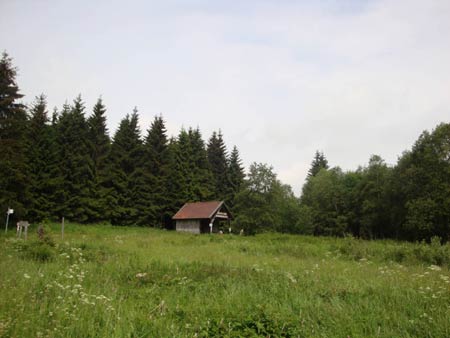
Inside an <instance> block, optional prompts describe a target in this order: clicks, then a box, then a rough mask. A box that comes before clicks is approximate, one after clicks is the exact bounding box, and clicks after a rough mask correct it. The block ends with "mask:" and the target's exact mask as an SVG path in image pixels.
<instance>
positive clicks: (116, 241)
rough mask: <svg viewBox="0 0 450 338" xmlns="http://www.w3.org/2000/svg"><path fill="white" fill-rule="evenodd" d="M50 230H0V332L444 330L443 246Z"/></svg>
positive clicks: (449, 283)
mask: <svg viewBox="0 0 450 338" xmlns="http://www.w3.org/2000/svg"><path fill="white" fill-rule="evenodd" d="M57 231H58V230H57V227H56V226H55V227H53V236H52V237H53V241H54V242H55V243H52V241H51V240H50V239H45V238H44V242H38V241H37V236H36V234H35V233H36V229H32V230H31V233H32V234H31V235H30V236H29V239H28V241H27V242H24V241H22V240H16V239H14V237H12V235H13V234H12V233H10V236H8V237H5V236H4V235H3V234H2V235H1V237H0V250H1V261H0V292H1V296H0V337H213V336H217V337H257V336H262V337H277V336H286V337H450V319H449V318H450V272H449V265H450V247H449V245H446V246H441V245H440V244H439V243H437V242H434V243H433V244H432V245H425V244H409V243H396V242H392V241H378V242H365V241H358V240H355V239H351V238H346V239H332V238H314V237H306V236H290V235H280V234H267V235H259V236H255V237H241V236H236V235H231V236H230V235H222V236H221V235H213V236H210V235H201V236H196V235H189V234H180V233H175V232H168V231H162V230H153V229H144V228H121V227H111V226H100V225H98V226H80V225H68V226H66V233H65V238H64V241H61V239H60V236H59V234H58V232H57ZM45 241H46V242H45Z"/></svg>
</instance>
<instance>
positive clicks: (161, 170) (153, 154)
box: [140, 116, 169, 226]
mask: <svg viewBox="0 0 450 338" xmlns="http://www.w3.org/2000/svg"><path fill="white" fill-rule="evenodd" d="M166 133H167V131H166V127H165V123H164V120H163V118H162V116H155V118H154V120H153V122H152V124H151V126H150V129H149V130H148V132H147V136H146V138H145V144H144V160H145V161H144V163H143V165H144V180H145V185H144V188H145V191H146V195H147V196H148V197H147V201H146V202H147V203H146V204H147V205H146V208H145V210H144V213H143V215H142V217H141V220H140V222H141V223H143V224H148V225H152V226H163V224H164V213H165V210H167V209H168V208H169V201H168V197H167V188H166V182H167V180H168V170H169V168H168V166H169V154H168V140H167V135H166Z"/></svg>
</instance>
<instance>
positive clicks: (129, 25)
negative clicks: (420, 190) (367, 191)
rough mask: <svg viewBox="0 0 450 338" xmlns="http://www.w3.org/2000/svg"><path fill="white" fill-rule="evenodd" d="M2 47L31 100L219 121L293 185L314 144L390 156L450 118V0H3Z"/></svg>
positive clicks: (246, 152) (339, 153) (354, 162)
mask: <svg viewBox="0 0 450 338" xmlns="http://www.w3.org/2000/svg"><path fill="white" fill-rule="evenodd" d="M0 49H4V50H6V51H7V52H8V53H9V54H10V55H11V56H12V57H13V58H14V64H15V65H16V66H17V67H18V68H19V76H18V84H19V87H20V88H21V91H22V93H23V94H25V95H26V97H25V99H24V100H25V102H26V103H28V102H31V101H32V100H33V98H34V97H35V96H36V95H38V94H40V93H45V94H46V95H47V97H48V101H49V105H50V107H54V106H57V107H61V106H62V104H63V103H64V102H65V101H66V100H69V101H71V100H73V98H74V97H75V96H77V95H78V94H79V93H81V95H82V97H83V98H84V100H85V101H86V104H87V107H88V109H89V111H90V110H91V108H92V106H93V104H94V103H95V101H96V99H97V98H98V97H99V96H100V95H102V97H103V99H104V102H105V104H106V105H107V108H108V113H107V114H108V125H109V128H110V130H111V133H113V132H114V130H115V129H116V127H117V125H118V123H119V121H120V119H121V118H122V117H124V116H125V114H127V113H130V112H131V111H132V109H133V107H134V106H137V107H138V109H139V112H140V117H141V128H142V130H143V131H145V130H146V129H147V128H148V126H149V124H150V122H151V120H152V119H153V116H154V115H155V114H159V113H162V114H163V117H164V118H165V120H166V122H167V127H168V130H169V133H170V134H173V135H175V134H177V133H178V131H179V129H180V128H181V127H182V126H185V127H189V126H193V127H196V126H199V127H200V129H201V131H202V133H203V136H204V138H205V139H207V138H209V136H210V134H211V133H212V131H213V130H218V129H219V128H220V129H222V132H223V134H224V136H225V141H226V143H227V145H228V146H229V147H232V146H233V145H237V147H238V148H239V150H240V152H241V156H242V158H243V160H244V162H245V164H246V166H248V164H250V163H251V162H254V161H256V162H266V163H269V164H271V165H273V166H274V168H275V171H276V172H277V173H278V175H279V178H280V179H281V180H282V181H283V182H285V183H289V184H291V185H292V186H293V188H294V190H295V191H296V192H297V193H299V192H300V189H301V185H302V184H303V181H304V179H305V176H306V173H307V171H308V168H309V166H310V163H311V160H312V157H313V155H314V152H315V150H316V149H319V150H322V151H324V153H325V155H326V157H327V158H328V160H329V162H330V164H331V165H332V166H336V165H339V166H340V167H342V168H343V169H356V168H357V166H358V165H362V164H366V163H367V161H368V159H369V157H370V155H371V154H379V155H381V156H382V157H383V158H384V159H385V160H386V161H387V162H388V163H391V164H394V163H395V162H396V160H397V157H398V156H399V155H400V154H401V152H402V151H403V150H406V149H408V148H410V147H411V145H412V144H413V142H414V141H415V140H416V139H417V137H418V136H419V134H420V133H421V132H422V131H423V130H424V129H432V128H433V127H434V126H435V125H436V124H438V123H439V122H442V121H444V122H449V120H450V1H449V0H442V1H432V0H426V1H424V0H405V1H361V0H354V1H344V0H335V1H331V0H330V1H327V0H323V1H290V0H281V1H280V0H272V1H269V0H249V1H244V0H242V1H232V0H227V1H211V0H192V1H189V0H186V1H183V0H178V1H176V0H174V1H167V0H165V1H132V0H128V1H34V0H33V1H20V0H14V1H13V0H0Z"/></svg>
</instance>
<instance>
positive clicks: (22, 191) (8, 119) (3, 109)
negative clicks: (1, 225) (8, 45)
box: [0, 52, 29, 217]
mask: <svg viewBox="0 0 450 338" xmlns="http://www.w3.org/2000/svg"><path fill="white" fill-rule="evenodd" d="M16 76H17V70H16V68H14V67H13V65H12V59H11V58H10V57H9V56H8V54H6V52H5V53H3V54H2V57H1V59H0V212H1V213H2V214H3V213H4V212H6V209H7V208H8V207H11V208H14V209H15V216H17V217H21V216H25V214H26V206H25V203H26V202H27V200H28V198H29V196H28V176H27V162H26V158H25V133H26V123H27V114H26V111H25V106H24V105H23V104H21V103H19V102H17V101H18V100H19V99H21V98H22V97H23V95H22V94H20V93H19V88H18V86H17V84H16Z"/></svg>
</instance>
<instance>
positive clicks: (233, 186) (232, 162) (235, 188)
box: [228, 146, 245, 206]
mask: <svg viewBox="0 0 450 338" xmlns="http://www.w3.org/2000/svg"><path fill="white" fill-rule="evenodd" d="M228 177H229V180H230V193H231V194H230V196H229V197H228V201H229V203H230V206H232V205H233V201H234V197H235V196H236V194H237V193H238V192H239V191H240V190H241V188H242V185H243V183H244V179H245V173H244V167H243V166H242V160H241V158H240V156H239V151H238V149H237V147H236V146H234V147H233V150H232V151H231V154H230V158H229V160H228Z"/></svg>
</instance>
